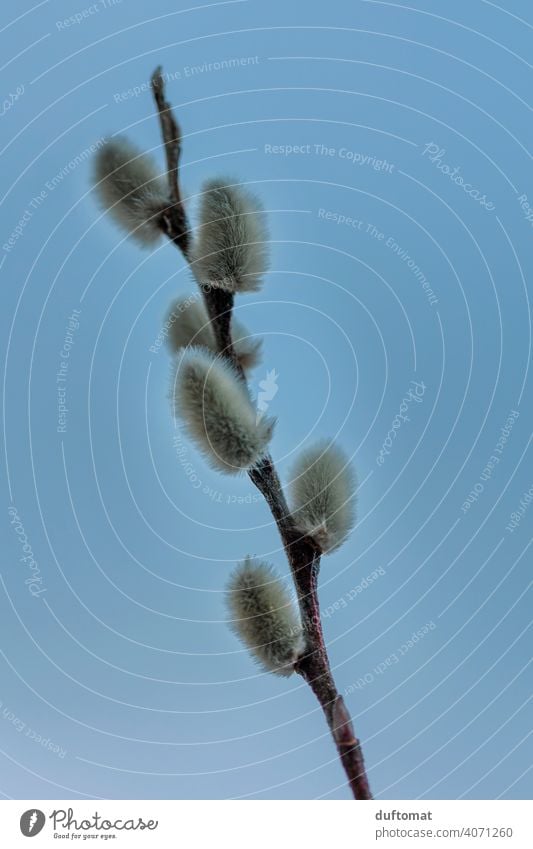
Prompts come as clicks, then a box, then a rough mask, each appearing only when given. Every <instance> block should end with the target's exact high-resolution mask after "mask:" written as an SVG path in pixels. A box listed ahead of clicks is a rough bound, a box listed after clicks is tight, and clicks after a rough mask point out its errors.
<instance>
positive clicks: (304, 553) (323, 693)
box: [152, 68, 372, 799]
mask: <svg viewBox="0 0 533 849" xmlns="http://www.w3.org/2000/svg"><path fill="white" fill-rule="evenodd" d="M152 91H153V95H154V99H155V102H156V105H157V108H158V111H159V119H160V125H161V133H162V136H163V142H164V145H165V151H166V157H167V167H168V180H169V189H170V196H171V199H172V206H171V207H170V208H169V210H168V215H167V216H166V218H165V221H164V232H165V233H166V235H167V236H168V237H169V239H171V241H172V242H174V244H176V245H177V247H178V248H179V249H180V250H181V251H182V253H183V255H184V257H185V259H186V260H187V261H188V262H189V261H190V256H189V244H190V240H189V231H188V225H187V217H186V214H185V210H184V209H183V204H182V200H181V195H180V190H179V171H178V165H179V156H180V152H181V132H180V129H179V125H178V123H177V121H176V120H175V118H174V116H173V114H172V109H171V106H170V104H169V103H168V102H167V100H166V99H165V89H164V81H163V76H162V74H161V69H160V68H157V69H156V71H155V72H154V74H153V76H152ZM202 292H203V296H204V301H205V304H206V308H207V311H208V314H209V317H210V319H211V321H212V325H213V330H214V333H215V338H216V341H217V347H218V350H219V352H220V353H221V355H223V356H224V357H226V358H227V359H228V360H230V362H231V363H232V364H233V365H234V367H235V369H236V370H237V372H238V374H239V376H240V377H241V379H242V380H243V381H244V382H245V383H246V377H245V374H244V372H243V370H242V368H241V366H240V364H239V362H238V359H237V357H236V356H235V353H234V350H233V343H232V337H231V319H232V311H233V300H234V298H233V295H232V294H231V293H230V292H226V291H225V290H224V289H221V288H216V287H202ZM248 474H249V477H250V479H251V480H252V482H253V483H254V485H255V486H256V487H257V488H258V490H259V491H260V492H261V493H262V495H263V496H264V498H265V500H266V502H267V504H268V506H269V507H270V510H271V512H272V515H273V517H274V519H275V521H276V525H277V527H278V531H279V534H280V536H281V540H282V542H283V546H284V548H285V551H286V554H287V558H288V561H289V564H290V567H291V572H292V576H293V579H294V583H295V586H296V591H297V595H298V604H299V607H300V613H301V617H302V624H303V628H304V633H305V638H306V649H305V651H304V653H303V654H302V655H301V656H300V657H299V658H298V660H297V662H296V664H295V670H296V672H298V673H299V674H300V675H301V676H302V678H303V679H304V680H305V681H306V682H307V684H309V686H310V687H311V689H312V690H313V692H314V694H315V696H316V697H317V699H318V701H319V703H320V705H321V707H322V710H323V712H324V715H325V717H326V720H327V723H328V725H329V728H330V731H331V735H332V737H333V740H334V742H335V745H336V747H337V751H338V753H339V757H340V760H341V763H342V765H343V767H344V770H345V772H346V775H347V777H348V782H349V785H350V788H351V791H352V793H353V796H354V798H355V799H371V798H372V794H371V792H370V787H369V784H368V778H367V775H366V770H365V764H364V759H363V753H362V750H361V745H360V743H359V740H357V738H356V737H355V735H354V731H353V727H352V721H351V719H350V715H349V713H348V711H347V709H346V705H345V704H344V700H343V698H342V696H341V695H339V693H338V692H337V688H336V686H335V682H334V680H333V675H332V673H331V667H330V663H329V658H328V654H327V651H326V645H325V642H324V636H323V633H322V623H321V618H320V608H319V603H318V587H317V583H318V573H319V569H320V554H321V552H320V549H319V548H318V547H317V544H316V543H315V542H314V541H313V539H311V538H310V537H308V536H306V535H303V534H302V533H301V531H299V530H298V528H297V527H296V525H295V524H294V521H293V519H292V516H291V514H290V511H289V508H288V505H287V502H286V499H285V495H284V493H283V489H282V487H281V483H280V480H279V477H278V474H277V472H276V469H275V467H274V464H273V462H272V458H271V457H270V456H269V455H267V456H265V457H264V458H263V459H262V460H261V462H260V463H259V464H258V465H256V466H254V467H253V468H252V469H250V471H249V473H248Z"/></svg>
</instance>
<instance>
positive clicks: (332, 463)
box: [290, 441, 356, 553]
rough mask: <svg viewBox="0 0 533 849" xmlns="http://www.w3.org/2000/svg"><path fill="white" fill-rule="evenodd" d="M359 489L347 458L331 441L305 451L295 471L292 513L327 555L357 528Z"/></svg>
mask: <svg viewBox="0 0 533 849" xmlns="http://www.w3.org/2000/svg"><path fill="white" fill-rule="evenodd" d="M355 490H356V477H355V473H354V472H353V470H352V468H351V467H350V465H349V462H348V458H347V456H346V455H345V454H344V452H343V451H342V450H341V449H340V448H338V447H337V446H336V445H332V444H328V442H327V441H320V442H318V443H316V444H315V445H313V446H311V447H310V448H308V449H307V450H305V451H303V452H302V453H301V454H300V456H299V457H298V459H297V460H296V462H295V463H294V465H293V467H292V469H291V484H290V491H291V511H292V514H293V516H294V517H295V519H296V522H297V525H298V527H299V528H300V529H301V530H302V531H305V533H307V534H309V535H310V536H312V537H313V538H314V539H315V540H316V542H317V543H318V545H319V546H320V548H321V549H322V551H323V552H324V553H329V552H331V551H334V550H335V549H336V548H338V547H339V546H340V545H342V543H343V542H344V540H345V539H346V537H347V536H348V534H349V533H350V531H351V529H352V528H353V526H354V523H355Z"/></svg>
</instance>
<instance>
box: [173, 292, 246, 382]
mask: <svg viewBox="0 0 533 849" xmlns="http://www.w3.org/2000/svg"><path fill="white" fill-rule="evenodd" d="M165 326H166V327H167V328H168V337H167V338H168V344H169V346H170V349H171V350H172V351H174V352H175V353H177V352H179V351H181V350H182V349H183V348H188V347H189V346H190V345H198V346H201V347H202V348H208V349H209V350H210V351H213V352H214V353H217V345H216V342H215V336H214V333H213V330H212V326H211V323H210V321H209V318H208V315H207V310H206V308H205V304H204V302H203V300H202V297H201V295H188V296H186V297H182V298H178V299H177V300H175V301H174V302H173V303H172V304H171V307H170V310H169V313H168V315H167V319H166V323H165ZM231 330H232V337H233V348H234V351H235V354H236V356H237V359H238V360H239V362H240V364H241V366H242V368H243V369H244V370H245V371H249V370H250V369H252V368H254V367H255V366H256V365H257V364H258V363H259V361H260V359H261V343H262V340H261V339H254V338H253V337H252V336H251V334H250V333H249V332H248V330H247V329H246V327H245V326H244V325H243V324H241V322H240V321H238V320H237V319H235V318H232V320H231Z"/></svg>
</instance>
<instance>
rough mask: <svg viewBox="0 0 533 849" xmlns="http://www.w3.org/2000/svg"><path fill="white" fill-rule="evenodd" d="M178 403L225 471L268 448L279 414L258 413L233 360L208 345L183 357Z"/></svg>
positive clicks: (177, 381) (211, 458)
mask: <svg viewBox="0 0 533 849" xmlns="http://www.w3.org/2000/svg"><path fill="white" fill-rule="evenodd" d="M174 405H175V411H176V414H177V415H179V416H181V418H182V419H183V421H184V422H185V425H186V427H187V430H188V432H189V434H190V436H191V437H192V439H193V440H194V442H195V443H196V445H197V446H198V447H199V448H200V450H201V451H202V452H203V454H204V455H205V457H206V459H207V460H208V461H209V462H210V463H211V465H212V466H213V467H214V468H216V469H218V470H219V471H221V472H225V473H226V474H237V473H238V472H240V471H244V470H245V469H249V468H250V467H251V466H254V465H255V464H256V463H257V462H258V460H260V459H261V457H262V456H263V455H264V454H265V452H266V450H267V446H268V443H269V441H270V438H271V436H272V431H273V428H274V419H270V418H261V417H259V416H258V415H257V412H256V410H255V409H254V407H253V406H252V402H251V401H250V398H249V396H248V393H247V390H246V388H245V386H244V384H243V382H242V381H241V380H240V379H239V377H238V375H237V374H236V372H235V370H234V369H233V368H232V366H231V365H229V364H228V363H226V362H224V360H222V358H221V357H216V356H214V355H213V354H212V353H211V352H210V351H207V350H206V349H205V348H196V347H193V348H188V349H187V350H185V352H184V353H183V355H182V357H181V358H180V359H179V361H178V366H177V372H176V379H175V384H174Z"/></svg>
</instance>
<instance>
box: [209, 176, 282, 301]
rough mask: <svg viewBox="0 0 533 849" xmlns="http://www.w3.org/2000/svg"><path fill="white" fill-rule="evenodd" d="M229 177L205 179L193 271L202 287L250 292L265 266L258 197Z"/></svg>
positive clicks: (260, 209)
mask: <svg viewBox="0 0 533 849" xmlns="http://www.w3.org/2000/svg"><path fill="white" fill-rule="evenodd" d="M232 183H235V181H234V180H232V179H230V178H225V179H224V178H219V179H214V180H208V181H207V182H206V183H205V184H204V186H203V194H202V197H201V201H200V218H199V227H198V234H197V237H196V240H195V244H194V247H193V264H192V267H193V271H194V273H195V275H196V277H197V279H198V280H199V281H200V282H201V283H202V284H203V285H204V286H218V287H220V288H221V289H226V290H227V291H229V292H253V291H255V290H257V289H258V288H259V287H260V285H261V276H262V275H263V274H264V272H265V271H266V269H267V251H266V242H267V238H268V236H267V230H266V223H265V216H264V212H263V208H262V206H261V204H260V202H259V201H258V199H257V198H256V197H255V196H254V195H252V194H250V192H248V191H247V190H246V189H244V188H243V187H242V186H240V185H232Z"/></svg>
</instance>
